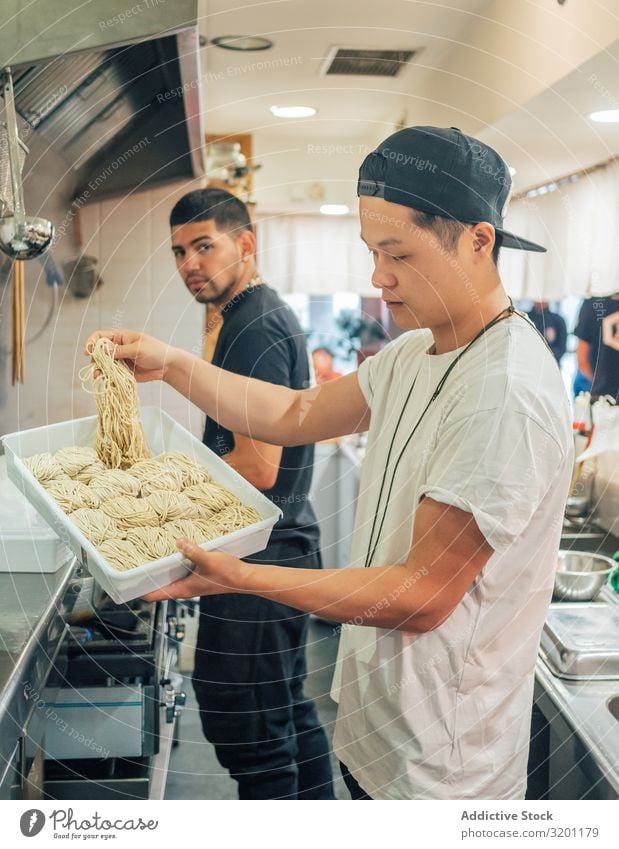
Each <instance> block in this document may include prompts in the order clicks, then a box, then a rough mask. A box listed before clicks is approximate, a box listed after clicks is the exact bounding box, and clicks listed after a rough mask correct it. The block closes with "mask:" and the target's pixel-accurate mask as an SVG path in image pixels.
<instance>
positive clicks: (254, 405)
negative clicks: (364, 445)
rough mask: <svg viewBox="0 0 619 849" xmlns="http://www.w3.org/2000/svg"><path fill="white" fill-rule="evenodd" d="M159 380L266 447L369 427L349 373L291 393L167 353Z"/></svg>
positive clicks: (308, 441) (307, 441) (365, 409)
mask: <svg viewBox="0 0 619 849" xmlns="http://www.w3.org/2000/svg"><path fill="white" fill-rule="evenodd" d="M164 380H165V381H166V383H168V384H169V385H170V386H172V387H173V388H174V389H176V390H177V391H178V392H180V393H181V394H182V395H184V396H185V397H186V398H188V399H189V400H190V401H192V403H194V404H195V405H196V406H197V407H200V409H201V410H203V411H204V412H205V413H206V414H207V415H208V416H210V417H211V418H213V419H215V421H217V422H219V424H221V425H223V427H225V428H227V429H228V430H231V431H232V432H233V433H241V434H243V435H244V436H250V437H251V438H252V439H254V440H258V441H260V442H266V443H268V444H270V445H282V446H290V445H310V444H312V443H315V442H320V440H322V439H328V438H331V437H335V436H344V435H345V434H349V433H359V432H361V431H364V430H367V429H368V427H369V425H370V410H369V408H368V406H367V402H366V400H365V398H364V396H363V394H362V392H361V389H360V387H359V383H358V380H357V376H356V374H354V373H353V374H348V375H346V376H345V377H342V378H340V379H339V380H333V381H330V382H329V383H326V384H323V385H322V386H314V387H312V388H311V389H302V390H301V389H299V390H296V389H289V388H288V387H286V386H280V385H279V384H274V383H266V382H265V381H263V380H255V379H253V378H249V377H243V376H242V375H239V374H234V373H233V372H230V371H225V370H224V369H220V368H217V367H216V366H213V365H211V364H210V363H207V362H205V361H204V360H200V359H199V358H198V357H195V356H194V355H193V354H189V353H188V352H187V351H183V350H181V349H180V348H173V349H171V351H170V353H169V355H168V359H167V363H166V368H165V371H164Z"/></svg>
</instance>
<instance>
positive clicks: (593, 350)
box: [574, 292, 619, 403]
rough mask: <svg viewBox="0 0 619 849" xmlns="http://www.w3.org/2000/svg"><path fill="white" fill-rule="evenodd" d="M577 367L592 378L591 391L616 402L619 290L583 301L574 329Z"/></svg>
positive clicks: (617, 384) (617, 399)
mask: <svg viewBox="0 0 619 849" xmlns="http://www.w3.org/2000/svg"><path fill="white" fill-rule="evenodd" d="M574 333H575V334H576V336H578V348H577V349H576V354H577V357H578V368H579V369H580V371H581V372H582V373H583V374H584V375H585V376H586V377H588V378H589V379H590V380H592V381H593V382H592V384H591V394H592V395H594V396H599V395H612V396H613V398H614V399H615V401H617V402H618V403H619V292H616V293H615V294H614V295H610V296H609V297H606V298H589V299H588V300H586V301H583V304H582V307H581V308H580V315H579V316H578V324H577V325H576V330H575V331H574Z"/></svg>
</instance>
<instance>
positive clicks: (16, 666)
mask: <svg viewBox="0 0 619 849" xmlns="http://www.w3.org/2000/svg"><path fill="white" fill-rule="evenodd" d="M74 569H75V560H73V559H72V560H69V561H68V562H67V563H66V565H65V566H63V567H62V568H61V569H59V570H58V571H57V572H55V573H53V574H34V573H21V574H12V573H2V574H0V798H3V797H4V798H7V795H8V791H7V786H9V785H12V783H13V782H14V780H15V776H13V777H12V775H11V774H12V773H15V774H16V773H17V772H18V770H17V769H16V765H17V764H20V767H21V768H23V763H24V759H25V758H28V757H30V755H29V754H28V752H27V749H28V746H27V739H29V737H30V736H31V735H29V732H28V730H27V729H28V726H29V723H30V720H31V718H32V717H33V713H34V712H35V711H36V708H37V704H38V705H39V707H40V706H41V702H40V699H41V694H42V691H43V687H44V686H45V683H46V681H47V678H48V675H49V673H50V670H51V668H52V666H53V663H54V660H55V658H56V656H57V653H58V651H59V649H60V647H61V644H62V642H63V636H64V634H65V631H66V627H67V626H66V624H65V616H66V614H67V611H68V607H67V605H68V604H69V599H70V598H71V594H70V593H69V594H67V589H68V587H69V584H70V581H71V576H72V574H73V572H74ZM10 773H11V774H10Z"/></svg>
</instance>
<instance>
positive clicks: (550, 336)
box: [527, 301, 567, 363]
mask: <svg viewBox="0 0 619 849" xmlns="http://www.w3.org/2000/svg"><path fill="white" fill-rule="evenodd" d="M527 315H528V316H529V318H530V319H531V321H532V322H533V324H534V325H535V326H536V327H537V329H538V330H539V332H540V333H541V334H542V336H543V337H544V339H545V340H546V342H548V347H549V348H550V350H551V351H552V353H553V354H554V357H555V360H556V361H557V362H558V363H560V362H561V357H562V356H563V354H565V349H566V347H567V327H566V325H565V320H564V319H563V316H561V315H559V313H558V312H553V311H552V310H551V309H550V308H549V306H548V301H535V303H534V304H533V309H532V310H530V311H529V312H528V313H527Z"/></svg>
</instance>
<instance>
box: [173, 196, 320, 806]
mask: <svg viewBox="0 0 619 849" xmlns="http://www.w3.org/2000/svg"><path fill="white" fill-rule="evenodd" d="M170 226H171V228H172V250H173V252H174V256H175V258H176V264H177V268H178V271H179V273H180V275H181V277H182V278H183V281H184V283H185V285H186V287H187V289H188V290H189V291H190V292H191V294H192V295H193V297H194V298H195V299H196V301H198V302H199V303H201V304H205V305H209V306H210V308H211V311H212V310H213V307H215V308H216V309H215V310H214V312H215V314H216V317H217V322H218V323H219V324H220V327H219V334H218V337H217V341H216V343H215V347H214V350H213V351H212V362H213V364H214V365H217V366H220V367H221V368H224V369H226V370H227V371H231V372H236V373H237V374H241V375H244V376H247V377H254V378H258V379H259V380H264V381H267V382H269V383H276V384H280V385H282V386H287V387H289V388H291V389H303V388H305V387H307V385H308V382H309V365H308V357H307V349H306V343H305V337H304V334H303V332H302V330H301V327H300V325H299V322H298V321H297V319H296V317H295V315H294V313H293V312H292V310H291V309H290V307H289V306H288V305H287V304H286V303H285V302H284V301H282V300H281V298H280V297H279V296H278V295H277V293H276V292H275V291H274V290H273V289H271V288H269V287H268V286H267V285H266V284H264V283H263V282H262V280H261V279H260V277H259V275H258V273H257V270H256V264H255V250H256V240H255V236H254V232H253V227H252V225H251V222H250V219H249V215H248V211H247V208H246V206H245V204H243V203H242V201H240V200H239V199H238V198H236V197H234V195H232V194H230V193H229V192H226V191H224V190H221V189H198V190H196V191H192V192H189V194H187V195H185V196H184V197H183V198H181V200H180V201H178V203H177V204H176V206H175V207H174V209H173V210H172V213H171V215H170ZM207 329H208V328H207ZM203 441H204V444H205V445H207V446H208V447H209V448H210V449H211V450H212V451H214V452H215V453H217V454H218V455H219V456H220V457H221V458H222V459H223V460H225V461H226V462H227V463H229V464H230V465H231V466H233V467H234V468H235V469H236V470H237V471H238V472H239V473H240V474H242V475H243V477H245V478H246V479H247V480H248V481H249V482H250V483H252V484H253V485H254V486H255V487H257V488H258V489H260V490H262V491H263V492H264V494H265V495H266V496H267V497H269V498H270V499H271V500H272V501H273V502H274V503H275V504H276V505H277V506H278V507H280V508H281V510H282V512H283V517H282V519H281V520H280V521H279V522H278V523H277V525H276V526H275V528H274V529H273V532H272V535H271V538H270V541H269V545H268V548H267V549H265V551H263V552H260V553H259V554H258V555H256V556H254V557H252V558H246V559H247V560H249V561H250V562H252V563H265V564H273V563H281V564H286V565H294V566H297V567H299V568H320V567H321V561H320V553H319V534H318V526H317V524H316V516H315V515H314V511H313V509H312V507H311V505H310V503H309V500H308V492H309V489H310V484H311V479H312V466H313V460H314V448H313V446H311V445H303V446H296V447H293V448H284V449H282V448H281V447H280V446H276V445H270V444H268V443H266V442H261V441H258V440H254V439H252V438H251V437H250V436H241V435H239V434H236V433H232V432H231V431H229V430H227V429H226V428H224V427H221V426H220V425H219V424H218V423H217V422H216V421H215V420H214V419H212V418H210V417H209V418H208V419H207V421H206V427H205V431H204V440H203ZM307 625H308V616H307V615H306V614H304V613H300V612H299V611H298V610H295V609H294V608H291V607H288V606H286V605H283V604H278V603H276V602H273V601H268V600H266V599H261V598H258V597H257V596H253V595H236V594H223V595H219V596H211V597H209V598H206V597H205V598H201V599H200V627H199V633H198V643H197V651H196V662H195V669H194V676H193V685H194V689H195V692H196V696H197V699H198V703H199V705H200V717H201V720H202V727H203V729H204V734H205V736H206V737H207V739H208V740H210V741H211V743H213V745H214V746H215V750H216V752H217V757H218V759H219V761H220V763H221V764H222V765H223V766H224V767H226V768H227V769H229V770H230V774H231V776H232V777H233V778H234V779H236V781H237V782H238V787H239V797H240V798H241V799H277V798H285V799H332V798H334V797H333V786H332V777H331V766H330V759H329V746H328V741H327V738H326V735H325V732H324V730H323V728H322V726H321V725H320V722H319V720H318V716H317V713H316V709H315V706H314V703H313V702H312V701H311V700H310V699H308V698H306V696H305V695H304V692H303V682H304V679H305V675H306V665H305V638H306V633H307Z"/></svg>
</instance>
